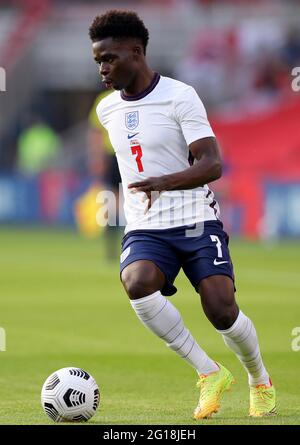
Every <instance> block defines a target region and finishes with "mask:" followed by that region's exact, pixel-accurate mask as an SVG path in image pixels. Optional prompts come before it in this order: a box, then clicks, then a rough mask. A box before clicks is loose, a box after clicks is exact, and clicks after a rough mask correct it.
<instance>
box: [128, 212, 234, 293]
mask: <svg viewBox="0 0 300 445" xmlns="http://www.w3.org/2000/svg"><path fill="white" fill-rule="evenodd" d="M195 228H196V225H195V224H194V225H191V226H182V227H174V228H171V229H162V230H148V229H147V230H132V231H131V232H128V233H127V234H126V235H125V236H124V238H123V241H122V254H121V264H120V269H121V270H120V273H121V272H122V270H123V269H124V268H125V267H126V266H128V264H130V263H133V262H134V261H137V260H150V261H152V262H153V263H155V264H156V265H157V266H158V267H159V269H160V270H161V271H162V272H163V273H164V275H165V277H166V281H165V284H164V287H163V289H162V290H161V292H162V294H163V295H166V296H170V295H173V294H175V293H176V292H177V289H176V287H175V286H174V284H173V283H174V280H175V278H176V276H177V275H178V273H179V271H180V268H181V267H182V269H183V271H184V273H185V275H186V276H187V278H188V279H189V280H190V282H191V284H192V285H193V286H194V288H195V290H196V291H197V286H198V284H199V283H200V281H201V280H202V279H203V278H206V277H209V276H211V275H227V276H229V277H230V278H232V280H233V282H234V272H233V265H232V262H231V258H230V253H229V249H228V242H229V237H228V235H227V233H226V232H225V231H224V230H223V224H222V223H221V221H205V223H204V227H203V230H202V231H201V232H200V234H196V233H195ZM187 230H188V231H189V234H190V235H193V236H187ZM195 235H196V236H195Z"/></svg>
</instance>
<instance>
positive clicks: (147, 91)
mask: <svg viewBox="0 0 300 445" xmlns="http://www.w3.org/2000/svg"><path fill="white" fill-rule="evenodd" d="M159 79H160V74H159V73H154V77H153V79H152V81H151V83H150V85H149V86H148V87H147V88H146V89H145V90H144V91H142V92H141V93H139V94H136V95H135V96H126V94H124V93H123V91H121V98H122V99H123V100H128V101H132V100H140V99H143V98H144V97H146V96H148V94H150V93H151V91H153V90H154V88H155V87H156V85H157V84H158V82H159Z"/></svg>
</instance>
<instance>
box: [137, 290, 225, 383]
mask: <svg viewBox="0 0 300 445" xmlns="http://www.w3.org/2000/svg"><path fill="white" fill-rule="evenodd" d="M130 303H131V305H132V307H133V309H134V311H135V313H136V314H137V316H138V318H139V319H140V320H141V321H142V323H143V324H144V325H145V326H147V327H148V328H149V329H151V331H152V332H154V333H155V334H156V335H157V336H158V337H160V338H161V339H163V340H164V341H165V342H166V343H167V346H168V347H169V348H171V349H173V351H175V352H176V353H177V354H178V355H179V356H180V357H181V358H183V359H184V360H186V361H187V362H188V363H189V364H190V365H192V366H193V367H194V368H195V369H196V370H197V372H198V374H209V373H211V372H214V371H217V370H218V369H219V367H218V365H217V364H216V363H215V362H214V361H213V360H211V359H210V358H209V357H208V355H207V354H206V353H205V352H204V351H203V350H202V349H201V348H200V346H199V345H198V344H197V342H196V341H195V340H194V338H193V337H192V335H191V334H190V332H189V331H188V330H187V329H186V327H185V326H184V324H183V321H182V318H181V315H180V313H179V312H178V310H177V309H176V308H175V306H173V304H172V303H170V301H169V300H167V299H166V298H165V297H164V296H163V295H162V294H161V292H160V291H157V292H154V293H153V294H151V295H148V296H147V297H144V298H139V299H137V300H130Z"/></svg>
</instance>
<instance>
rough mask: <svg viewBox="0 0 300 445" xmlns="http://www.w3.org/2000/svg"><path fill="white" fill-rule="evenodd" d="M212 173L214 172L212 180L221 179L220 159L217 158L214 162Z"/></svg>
mask: <svg viewBox="0 0 300 445" xmlns="http://www.w3.org/2000/svg"><path fill="white" fill-rule="evenodd" d="M211 173H212V177H213V179H212V181H216V180H217V179H220V178H221V176H222V162H221V160H219V159H216V160H215V161H214V162H213V165H212V169H211Z"/></svg>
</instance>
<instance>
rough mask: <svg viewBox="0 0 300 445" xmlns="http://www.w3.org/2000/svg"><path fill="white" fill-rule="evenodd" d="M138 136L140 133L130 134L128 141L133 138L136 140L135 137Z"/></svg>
mask: <svg viewBox="0 0 300 445" xmlns="http://www.w3.org/2000/svg"><path fill="white" fill-rule="evenodd" d="M137 134H139V133H134V134H128V135H127V138H128V139H132V138H134V136H136V135H137Z"/></svg>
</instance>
